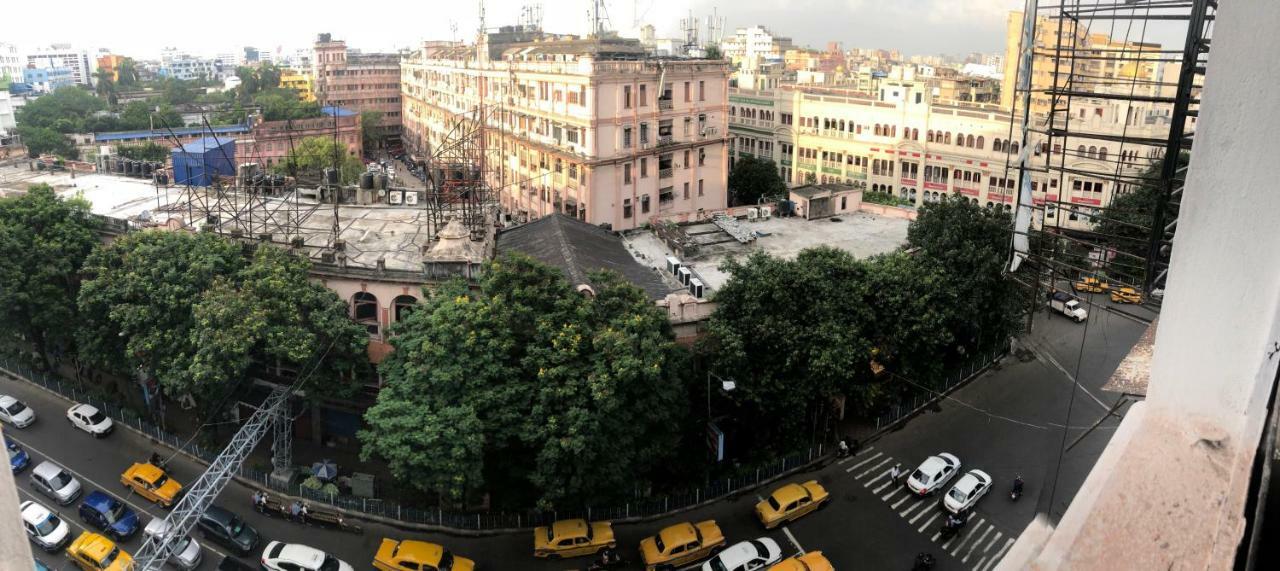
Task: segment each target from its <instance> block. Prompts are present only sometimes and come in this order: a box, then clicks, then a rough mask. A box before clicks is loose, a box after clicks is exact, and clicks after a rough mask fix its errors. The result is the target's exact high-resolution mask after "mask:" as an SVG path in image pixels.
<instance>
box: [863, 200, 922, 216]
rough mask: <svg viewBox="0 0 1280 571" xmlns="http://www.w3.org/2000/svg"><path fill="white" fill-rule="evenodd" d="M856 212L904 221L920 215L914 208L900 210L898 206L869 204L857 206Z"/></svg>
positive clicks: (864, 203)
mask: <svg viewBox="0 0 1280 571" xmlns="http://www.w3.org/2000/svg"><path fill="white" fill-rule="evenodd" d="M858 210H861V211H863V212H867V213H870V214H875V215H876V216H884V217H886V218H900V219H904V220H915V219H916V216H918V215H919V214H920V212H919V211H917V210H916V209H914V208H902V207H899V206H888V205H884V204H875V203H871V202H863V203H862V204H861V205H859V206H858Z"/></svg>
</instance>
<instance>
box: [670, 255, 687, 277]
mask: <svg viewBox="0 0 1280 571" xmlns="http://www.w3.org/2000/svg"><path fill="white" fill-rule="evenodd" d="M682 267H684V266H683V265H682V264H681V263H680V259H679V258H676V257H675V256H667V272H669V273H671V275H675V274H676V272H678V271H680V268H682Z"/></svg>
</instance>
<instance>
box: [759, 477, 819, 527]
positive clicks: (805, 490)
mask: <svg viewBox="0 0 1280 571" xmlns="http://www.w3.org/2000/svg"><path fill="white" fill-rule="evenodd" d="M830 499H831V495H830V494H828V493H827V490H826V488H823V487H822V484H819V483H818V481H817V480H809V481H808V482H805V483H803V484H787V485H785V486H782V487H781V488H778V489H776V490H774V491H773V493H772V494H769V497H767V498H765V499H764V500H763V501H761V502H760V503H758V504H756V518H757V519H759V520H760V523H761V524H762V525H764V528H765V529H773V528H775V527H778V526H779V525H781V524H782V523H785V522H788V521H792V520H795V519H797V518H799V517H801V516H803V515H805V514H807V513H809V512H812V511H814V510H816V509H818V508H820V507H822V506H823V505H825V504H826V503H827V502H828V501H829V500H830Z"/></svg>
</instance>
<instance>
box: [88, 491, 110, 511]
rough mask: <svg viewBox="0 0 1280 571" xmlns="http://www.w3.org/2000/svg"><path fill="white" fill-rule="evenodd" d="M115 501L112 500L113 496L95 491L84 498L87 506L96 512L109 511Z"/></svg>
mask: <svg viewBox="0 0 1280 571" xmlns="http://www.w3.org/2000/svg"><path fill="white" fill-rule="evenodd" d="M114 501H115V500H114V499H112V498H111V496H108V495H107V494H105V493H103V492H102V491H101V490H94V491H92V492H89V495H87V496H85V497H84V503H85V505H87V506H89V507H91V508H93V509H96V510H104V509H107V508H108V507H109V506H110V505H111V503H112V502H114Z"/></svg>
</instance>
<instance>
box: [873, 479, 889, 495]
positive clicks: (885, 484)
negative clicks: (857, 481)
mask: <svg viewBox="0 0 1280 571" xmlns="http://www.w3.org/2000/svg"><path fill="white" fill-rule="evenodd" d="M874 483H875V481H874V480H873V481H871V482H868V483H867V487H868V488H870V487H871V484H874ZM892 485H893V480H885V482H884V483H883V484H880V486H879V487H877V488H876V489H874V490H871V493H873V494H879V493H880V492H881V491H883V490H884V489H885V488H887V487H889V486H892Z"/></svg>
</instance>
